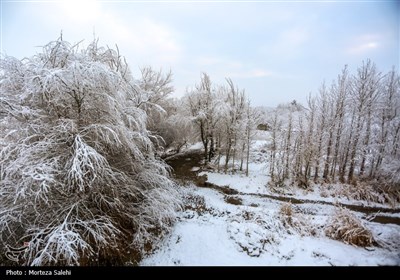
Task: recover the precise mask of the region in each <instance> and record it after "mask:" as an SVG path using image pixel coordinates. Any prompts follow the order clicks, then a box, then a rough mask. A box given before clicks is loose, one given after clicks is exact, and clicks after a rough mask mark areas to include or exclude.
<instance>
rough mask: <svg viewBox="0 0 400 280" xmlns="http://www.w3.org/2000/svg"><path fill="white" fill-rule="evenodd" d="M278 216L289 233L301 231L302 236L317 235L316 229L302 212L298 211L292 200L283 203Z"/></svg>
mask: <svg viewBox="0 0 400 280" xmlns="http://www.w3.org/2000/svg"><path fill="white" fill-rule="evenodd" d="M278 218H279V220H280V221H281V223H282V225H283V226H284V227H285V228H286V230H287V233H289V234H294V233H299V234H300V235H302V236H305V235H316V231H315V229H314V228H313V226H311V225H310V224H309V222H307V221H306V220H305V218H304V216H303V215H302V214H301V213H296V212H295V210H294V209H293V205H292V203H290V202H287V203H283V204H282V206H281V208H280V209H279V212H278Z"/></svg>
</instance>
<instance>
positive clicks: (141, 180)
mask: <svg viewBox="0 0 400 280" xmlns="http://www.w3.org/2000/svg"><path fill="white" fill-rule="evenodd" d="M130 73H131V72H130V71H129V68H128V66H127V64H126V63H125V61H124V60H122V58H121V56H120V55H119V52H118V50H117V51H115V50H110V49H106V48H101V47H98V45H97V42H96V41H95V42H93V43H92V44H90V45H89V47H87V48H85V49H82V48H80V47H79V46H78V45H74V46H72V45H70V44H69V43H68V42H66V41H63V40H62V38H60V39H58V40H57V41H54V42H51V43H49V44H48V45H46V46H45V47H44V48H43V51H42V52H41V53H40V54H38V55H36V56H33V57H31V58H29V59H24V60H22V61H19V60H17V59H15V58H12V57H4V58H2V59H1V70H0V87H1V88H0V90H1V92H2V95H1V98H0V130H1V131H2V133H1V138H0V149H1V150H0V177H1V178H0V179H1V180H0V243H1V244H0V248H3V249H1V251H0V261H1V262H2V263H7V262H8V260H7V259H6V258H5V253H9V254H13V255H15V256H18V257H17V258H15V261H17V262H18V263H19V264H24V265H54V264H57V265H62V264H65V265H81V264H91V263H96V261H98V260H99V259H106V260H107V258H108V259H112V261H113V262H114V263H115V264H122V263H123V261H124V260H126V259H124V258H125V257H126V256H124V255H122V254H123V253H122V252H123V250H126V249H127V248H135V249H136V252H137V253H138V254H139V255H140V254H143V253H145V249H144V248H145V243H149V242H150V243H152V242H155V241H156V240H157V239H158V238H161V237H162V236H163V235H164V234H165V233H166V232H167V231H168V229H169V226H170V225H171V223H172V222H173V220H174V219H175V209H176V207H178V206H179V204H180V202H179V200H178V199H177V197H178V196H177V195H176V189H175V188H176V186H175V185H174V183H173V182H172V181H171V180H170V179H169V173H168V169H167V166H166V165H165V164H164V163H163V162H162V161H160V160H158V159H156V158H155V156H154V148H153V145H152V141H151V140H150V139H151V137H152V135H151V134H150V133H149V132H148V131H147V129H146V122H147V115H146V112H145V111H144V110H143V109H142V108H140V107H139V106H138V103H139V102H140V101H141V100H143V99H144V97H143V96H142V94H147V93H145V92H143V91H142V90H140V86H138V84H137V82H136V80H135V79H134V78H133V77H132V76H131V74H130ZM148 90H150V89H148ZM5 251H7V252H5Z"/></svg>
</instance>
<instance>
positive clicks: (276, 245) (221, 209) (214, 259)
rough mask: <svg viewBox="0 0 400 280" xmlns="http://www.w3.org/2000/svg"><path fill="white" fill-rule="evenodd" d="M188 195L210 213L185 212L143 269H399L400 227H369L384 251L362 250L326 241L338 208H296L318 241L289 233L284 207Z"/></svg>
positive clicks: (200, 192) (203, 193) (212, 193)
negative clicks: (283, 219) (281, 213)
mask: <svg viewBox="0 0 400 280" xmlns="http://www.w3.org/2000/svg"><path fill="white" fill-rule="evenodd" d="M187 192H188V193H190V194H191V195H193V196H200V197H204V198H205V206H206V207H205V209H202V210H200V211H195V210H186V211H184V212H182V213H181V214H180V218H179V221H178V223H177V224H176V225H175V227H174V228H173V231H172V232H171V234H170V235H169V237H168V238H167V239H166V240H164V242H163V243H162V244H161V245H160V248H159V249H158V250H156V251H155V253H154V254H153V255H150V256H148V257H147V258H145V259H144V260H143V261H142V262H141V265H144V266H150V265H151V266H153V265H167V266H173V265H182V266H185V265H194V266H220V265H223V266H238V265H240V266H243V265H244V266H246V265H249V266H253V265H255V266H267V265H273V266H298V265H300V266H331V265H333V266H347V265H357V266H364V265H400V254H399V252H400V246H399V245H400V244H399V240H400V227H399V226H397V225H391V224H386V225H382V224H377V223H372V222H366V225H367V227H368V228H369V229H370V230H371V231H372V232H373V235H374V236H375V238H377V242H378V243H379V244H380V246H381V247H371V248H360V247H355V246H351V245H347V244H344V243H342V242H340V241H336V240H331V239H329V238H327V237H326V236H324V235H323V232H322V230H321V228H322V227H323V224H324V223H325V221H326V220H327V219H328V218H329V216H330V214H331V213H332V211H334V209H333V207H329V206H318V205H302V206H301V207H297V208H298V209H296V212H297V216H298V219H302V220H303V222H304V223H306V224H308V225H309V226H310V227H313V228H315V229H316V231H317V232H316V233H315V235H314V236H313V235H312V234H307V232H306V231H304V232H298V231H296V230H295V229H293V228H285V226H284V225H283V224H282V222H281V221H280V218H279V209H280V205H281V203H280V202H276V201H273V200H269V199H261V198H254V199H246V200H244V201H243V205H232V204H229V203H226V202H225V201H224V195H223V194H221V193H219V192H217V191H216V190H212V189H203V188H197V187H192V188H189V190H187ZM251 204H252V205H253V206H250V205H251Z"/></svg>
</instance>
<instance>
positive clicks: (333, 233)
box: [325, 208, 374, 247]
mask: <svg viewBox="0 0 400 280" xmlns="http://www.w3.org/2000/svg"><path fill="white" fill-rule="evenodd" d="M325 234H326V235H327V236H328V237H330V238H332V239H335V240H340V241H343V242H344V243H346V244H350V245H355V246H361V247H366V246H370V245H371V244H372V243H373V242H374V239H373V236H372V233H371V232H370V231H369V230H368V229H367V228H366V227H365V226H364V225H363V223H362V222H361V221H360V220H359V219H358V218H357V217H355V216H354V215H353V214H352V213H351V212H350V211H349V210H347V209H345V208H337V209H336V210H335V213H334V215H333V217H332V218H331V219H330V221H329V223H328V225H327V226H326V228H325Z"/></svg>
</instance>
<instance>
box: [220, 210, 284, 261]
mask: <svg viewBox="0 0 400 280" xmlns="http://www.w3.org/2000/svg"><path fill="white" fill-rule="evenodd" d="M228 221H229V223H228V228H227V231H228V234H229V235H230V238H231V239H232V240H233V241H234V242H235V243H236V244H237V246H238V249H239V250H240V251H242V252H245V253H246V254H247V255H249V256H251V257H259V256H260V255H261V254H263V253H264V252H268V253H270V254H272V255H275V254H278V253H279V251H278V249H277V245H279V244H280V242H281V238H280V237H281V236H282V235H283V233H284V231H285V228H284V226H283V225H282V223H281V222H280V220H279V219H276V218H275V217H273V216H271V215H268V214H266V213H263V212H261V211H260V212H253V211H247V210H244V211H241V212H239V213H237V214H235V215H232V216H231V217H229V219H228Z"/></svg>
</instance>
